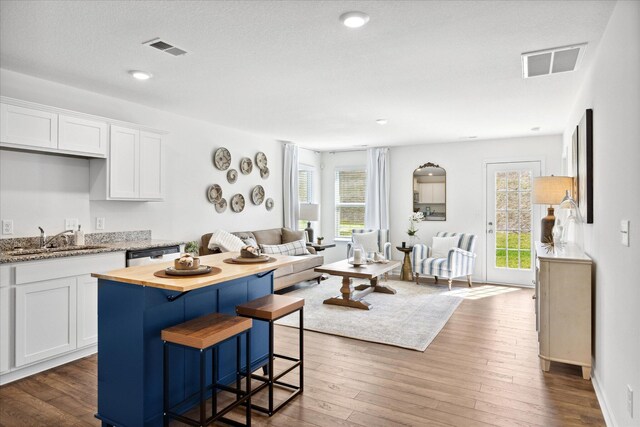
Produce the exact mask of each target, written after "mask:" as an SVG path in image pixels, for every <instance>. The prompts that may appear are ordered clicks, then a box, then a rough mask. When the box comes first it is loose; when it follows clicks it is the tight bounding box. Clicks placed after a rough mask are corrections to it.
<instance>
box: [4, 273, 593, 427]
mask: <svg viewBox="0 0 640 427" xmlns="http://www.w3.org/2000/svg"><path fill="white" fill-rule="evenodd" d="M473 293H474V294H475V295H474V296H472V298H475V299H466V300H465V301H464V302H463V303H462V304H461V305H460V307H459V308H458V310H457V311H456V312H455V313H454V314H453V316H452V317H451V319H450V320H449V322H448V323H447V325H446V326H445V328H444V329H443V330H442V332H441V333H440V334H439V335H438V336H437V337H436V339H435V340H434V341H433V343H431V345H430V346H429V348H427V350H426V351H425V352H424V353H420V352H416V351H411V350H404V349H400V348H396V347H390V346H386V345H381V344H373V343H367V342H362V341H357V340H352V339H347V338H341V337H336V336H331V335H324V334H319V333H314V332H307V333H306V335H305V346H306V349H305V350H306V351H305V364H306V370H305V392H304V395H303V396H300V397H299V398H298V399H296V400H295V401H293V402H292V403H291V404H290V405H288V406H287V407H285V408H284V409H283V410H282V411H281V412H280V413H278V414H276V415H275V416H273V417H272V418H270V419H268V418H265V417H264V416H262V415H259V414H256V415H255V416H254V418H253V421H254V424H256V425H274V426H330V427H334V426H367V427H377V426H385V427H386V426H400V425H402V426H407V425H408V426H428V425H429V426H430V425H438V426H442V425H451V426H488V425H492V426H531V425H537V426H575V425H604V420H603V418H602V413H601V411H600V408H599V405H598V401H597V400H596V396H595V394H594V392H593V387H592V385H591V382H589V381H585V380H583V379H582V378H581V372H580V369H579V368H577V367H572V366H568V365H559V364H552V368H551V372H550V373H547V374H544V373H542V371H541V370H540V368H539V364H538V358H537V355H536V354H537V353H536V348H537V342H536V333H535V325H534V318H535V316H534V312H533V303H532V300H531V296H532V291H530V290H523V289H515V288H503V287H490V286H487V287H483V285H477V286H476V287H474V291H473ZM296 334H297V332H296V330H295V329H291V328H287V327H283V326H278V327H276V335H277V340H276V351H280V352H290V353H291V354H296V352H297V336H296ZM294 372H295V371H294ZM288 379H289V378H288ZM290 381H291V382H294V378H291V380H290ZM96 384H97V380H96V357H95V356H91V357H87V358H85V359H82V360H79V361H76V362H73V363H70V364H68V365H64V366H60V367H58V368H55V369H51V370H49V371H46V372H43V373H41V374H38V375H34V376H32V377H29V378H26V379H23V380H20V381H16V382H14V383H11V384H9V385H6V386H3V387H0V425H2V426H54V425H55V426H78V425H83V426H84V425H99V423H98V422H97V420H96V419H95V418H93V414H94V413H95V412H96V401H97V393H96ZM176 425H178V424H176Z"/></svg>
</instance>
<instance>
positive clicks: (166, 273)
mask: <svg viewBox="0 0 640 427" xmlns="http://www.w3.org/2000/svg"><path fill="white" fill-rule="evenodd" d="M221 271H222V270H220V269H219V268H217V267H211V266H208V265H201V266H200V267H198V268H194V269H190V270H178V269H176V268H175V267H169V268H165V269H164V270H160V271H156V272H155V273H153V274H154V275H155V276H156V277H188V276H200V275H203V274H209V273H211V274H212V275H213V274H218V273H220V272H221Z"/></svg>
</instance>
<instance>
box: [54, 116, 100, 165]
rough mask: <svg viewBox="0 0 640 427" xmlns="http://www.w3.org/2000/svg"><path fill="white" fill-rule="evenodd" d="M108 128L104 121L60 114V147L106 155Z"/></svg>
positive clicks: (61, 148)
mask: <svg viewBox="0 0 640 427" xmlns="http://www.w3.org/2000/svg"><path fill="white" fill-rule="evenodd" d="M107 130H108V126H107V123H106V122H104V121H98V120H89V119H81V118H78V117H73V116H64V115H60V116H59V117H58V148H59V149H60V150H69V151H79V152H83V153H90V154H97V155H100V156H106V155H107V141H108V135H107Z"/></svg>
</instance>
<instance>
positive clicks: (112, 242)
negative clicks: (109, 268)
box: [0, 230, 186, 264]
mask: <svg viewBox="0 0 640 427" xmlns="http://www.w3.org/2000/svg"><path fill="white" fill-rule="evenodd" d="M34 239H35V241H36V242H37V239H38V238H37V237H36V238H34V237H26V238H19V239H2V241H0V245H1V246H0V249H1V250H0V264H7V263H15V262H24V261H41V260H46V259H54V258H66V257H71V256H80V255H92V254H100V253H106V252H124V251H129V250H135V249H150V248H157V247H161V246H176V245H182V244H184V243H186V242H185V241H184V240H159V239H152V238H151V231H149V230H145V231H131V232H118V233H92V234H87V235H86V236H85V243H86V244H85V245H84V246H79V247H77V248H74V246H72V245H70V246H67V247H65V250H55V249H53V250H46V251H44V252H40V251H38V250H34V249H33V248H35V247H37V244H36V243H34ZM18 247H20V248H22V249H15V248H18ZM67 249H68V250H67ZM16 251H21V252H23V254H19V253H16ZM31 252H35V253H31Z"/></svg>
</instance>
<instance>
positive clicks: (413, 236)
mask: <svg viewBox="0 0 640 427" xmlns="http://www.w3.org/2000/svg"><path fill="white" fill-rule="evenodd" d="M423 219H424V214H423V213H422V212H420V211H418V212H414V213H412V214H411V215H409V228H408V229H407V234H408V235H409V245H410V246H414V245H415V244H416V243H417V242H418V231H419V229H418V224H419V223H420V222H422V220H423Z"/></svg>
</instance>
